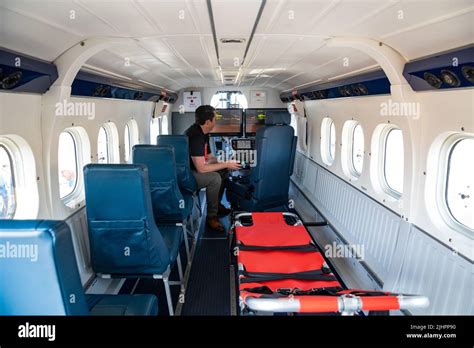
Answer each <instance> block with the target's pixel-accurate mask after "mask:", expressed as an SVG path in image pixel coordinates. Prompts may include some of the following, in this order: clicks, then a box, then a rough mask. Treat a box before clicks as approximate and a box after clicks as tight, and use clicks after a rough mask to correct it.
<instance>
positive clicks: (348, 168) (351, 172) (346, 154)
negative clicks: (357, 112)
mask: <svg viewBox="0 0 474 348" xmlns="http://www.w3.org/2000/svg"><path fill="white" fill-rule="evenodd" d="M357 127H360V129H361V131H362V140H363V147H364V149H363V153H362V168H364V160H365V158H364V154H365V134H364V130H363V128H362V125H361V124H360V123H359V122H357V121H355V120H354V119H351V120H347V121H346V122H344V125H343V127H342V135H341V139H342V140H341V141H342V148H341V165H342V170H343V172H344V174H345V175H346V177H347V178H349V179H350V180H357V179H359V178H360V176H361V175H362V171H361V172H358V171H357V170H356V168H355V164H354V134H355V130H356V128H357ZM362 170H363V169H362Z"/></svg>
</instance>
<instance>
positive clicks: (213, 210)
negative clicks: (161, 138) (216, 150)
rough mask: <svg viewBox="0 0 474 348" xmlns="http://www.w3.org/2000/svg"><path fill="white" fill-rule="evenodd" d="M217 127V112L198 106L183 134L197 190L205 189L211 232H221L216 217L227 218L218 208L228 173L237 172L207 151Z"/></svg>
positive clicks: (226, 211)
mask: <svg viewBox="0 0 474 348" xmlns="http://www.w3.org/2000/svg"><path fill="white" fill-rule="evenodd" d="M215 124H216V110H215V109H214V108H213V107H212V106H210V105H201V106H200V107H198V108H197V109H196V121H195V123H194V124H193V125H192V126H191V127H189V128H188V129H187V130H186V132H185V134H186V135H187V136H188V138H189V155H190V157H191V161H190V164H191V170H192V171H193V174H194V176H195V178H196V182H197V186H198V189H201V188H203V187H205V188H206V198H207V218H206V224H207V225H208V226H209V227H210V228H211V229H213V230H217V231H220V232H224V226H222V224H221V223H220V222H219V219H218V218H217V214H229V213H230V209H227V208H226V207H225V206H223V205H222V204H221V199H222V196H223V194H224V187H225V186H224V185H225V181H226V180H227V176H228V173H227V170H228V169H231V170H237V169H240V164H239V163H238V162H236V161H226V162H218V161H217V158H216V157H215V156H214V155H212V153H211V152H210V147H209V133H210V132H211V130H212V129H213V128H214V126H215Z"/></svg>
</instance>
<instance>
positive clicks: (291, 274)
mask: <svg viewBox="0 0 474 348" xmlns="http://www.w3.org/2000/svg"><path fill="white" fill-rule="evenodd" d="M232 231H233V233H234V238H233V241H234V251H235V252H234V255H236V258H237V265H238V276H237V280H238V290H239V294H240V295H239V303H240V309H241V314H250V313H252V314H259V313H262V314H263V313H340V314H342V315H354V314H358V313H360V312H362V311H389V310H404V309H406V310H409V309H414V308H424V307H427V306H428V305H429V301H428V299H427V298H426V297H424V296H417V295H402V294H393V293H389V292H383V291H371V290H360V289H346V288H345V286H344V285H343V284H342V283H341V282H340V281H339V280H338V279H337V277H336V275H335V274H334V273H333V271H332V270H331V268H330V267H329V266H328V264H327V263H326V261H325V259H324V257H323V255H322V253H321V251H320V249H319V248H318V246H317V245H316V244H315V243H314V242H313V240H312V239H311V236H310V234H309V233H308V231H307V230H306V227H305V226H304V224H303V222H302V221H301V220H300V219H299V217H298V216H297V215H296V214H293V213H239V214H236V215H235V217H234V223H233V228H232Z"/></svg>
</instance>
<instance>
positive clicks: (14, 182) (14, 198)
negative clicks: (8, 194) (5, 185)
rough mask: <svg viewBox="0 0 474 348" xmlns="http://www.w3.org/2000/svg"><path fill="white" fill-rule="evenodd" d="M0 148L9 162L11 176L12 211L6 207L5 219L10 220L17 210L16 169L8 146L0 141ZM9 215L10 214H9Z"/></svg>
mask: <svg viewBox="0 0 474 348" xmlns="http://www.w3.org/2000/svg"><path fill="white" fill-rule="evenodd" d="M0 149H3V150H4V151H5V153H6V154H7V157H8V161H9V162H10V168H11V171H10V173H11V177H12V187H13V203H14V204H13V211H12V212H11V213H10V214H8V208H7V217H6V218H5V219H7V220H11V219H14V218H15V214H16V211H17V206H18V204H17V194H16V175H15V173H16V169H15V163H14V161H13V154H12V153H11V151H10V150H9V148H8V147H7V146H6V145H5V144H4V143H2V142H0ZM9 215H10V216H9Z"/></svg>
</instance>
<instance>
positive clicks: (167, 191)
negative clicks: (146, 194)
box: [132, 145, 192, 261]
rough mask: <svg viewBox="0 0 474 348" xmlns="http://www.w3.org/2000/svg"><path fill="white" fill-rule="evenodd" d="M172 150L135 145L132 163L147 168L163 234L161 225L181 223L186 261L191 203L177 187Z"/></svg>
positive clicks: (171, 148)
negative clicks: (187, 227)
mask: <svg viewBox="0 0 474 348" xmlns="http://www.w3.org/2000/svg"><path fill="white" fill-rule="evenodd" d="M174 151H175V150H174V147H173V146H171V145H135V146H134V147H133V150H132V154H133V163H135V164H144V165H146V166H147V167H148V177H149V180H150V192H151V200H152V205H153V214H154V216H155V222H156V223H157V224H158V225H159V226H160V227H159V228H160V231H161V232H162V233H164V231H163V228H164V227H163V228H162V227H161V225H162V224H170V223H171V224H174V225H176V224H181V225H182V228H183V239H184V242H185V245H186V253H187V256H188V261H189V258H190V253H189V245H188V240H187V238H186V224H187V219H188V217H190V215H191V209H192V204H191V205H189V204H188V205H186V204H185V200H184V198H183V196H182V194H181V192H180V190H179V187H178V179H177V176H176V161H175V154H174Z"/></svg>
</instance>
